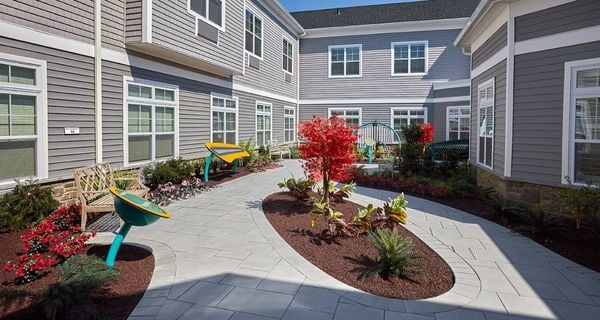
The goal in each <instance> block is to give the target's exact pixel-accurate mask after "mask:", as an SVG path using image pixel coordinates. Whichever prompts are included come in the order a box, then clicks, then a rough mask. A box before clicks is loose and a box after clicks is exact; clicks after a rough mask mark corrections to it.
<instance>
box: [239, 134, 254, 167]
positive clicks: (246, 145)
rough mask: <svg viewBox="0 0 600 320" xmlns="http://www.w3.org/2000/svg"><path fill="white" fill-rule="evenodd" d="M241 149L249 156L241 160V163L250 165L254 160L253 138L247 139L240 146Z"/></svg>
mask: <svg viewBox="0 0 600 320" xmlns="http://www.w3.org/2000/svg"><path fill="white" fill-rule="evenodd" d="M240 146H241V147H242V149H243V150H244V151H246V152H248V154H249V155H250V157H246V158H244V159H243V163H244V164H245V163H250V162H252V161H254V160H256V152H255V150H254V142H253V138H250V139H248V140H247V141H246V142H244V143H242V144H241V145H240Z"/></svg>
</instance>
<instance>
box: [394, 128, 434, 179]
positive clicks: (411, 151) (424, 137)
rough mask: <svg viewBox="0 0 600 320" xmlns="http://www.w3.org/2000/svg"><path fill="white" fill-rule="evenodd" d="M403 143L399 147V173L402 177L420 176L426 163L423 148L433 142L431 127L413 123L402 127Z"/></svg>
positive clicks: (426, 156)
mask: <svg viewBox="0 0 600 320" xmlns="http://www.w3.org/2000/svg"><path fill="white" fill-rule="evenodd" d="M402 136H403V137H404V141H403V143H402V145H401V146H400V159H399V160H400V161H399V164H400V172H402V173H403V174H404V175H414V174H421V173H423V172H424V167H425V163H426V162H427V161H428V159H427V158H428V155H427V154H426V150H425V146H426V145H427V144H429V143H431V141H433V126H432V125H431V124H429V123H423V124H421V125H419V124H416V123H413V124H411V125H409V126H404V127H402Z"/></svg>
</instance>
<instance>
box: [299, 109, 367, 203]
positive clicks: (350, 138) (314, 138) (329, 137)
mask: <svg viewBox="0 0 600 320" xmlns="http://www.w3.org/2000/svg"><path fill="white" fill-rule="evenodd" d="M299 129H300V130H299V131H300V135H301V136H302V137H303V138H304V140H305V141H306V143H305V144H302V145H301V146H300V154H301V155H302V159H303V160H304V170H305V171H307V172H308V175H309V176H310V177H311V178H313V179H314V180H315V181H319V180H322V181H323V192H324V197H323V198H324V199H329V181H332V180H345V179H347V178H348V176H349V173H350V169H351V168H352V163H353V160H354V154H353V152H352V148H353V146H354V144H355V143H356V136H355V135H354V134H352V128H350V127H347V126H346V121H345V120H344V119H341V118H339V117H337V116H335V115H333V116H331V118H329V120H327V119H325V118H322V117H314V118H313V119H312V120H310V121H305V122H303V123H301V124H300V128H299Z"/></svg>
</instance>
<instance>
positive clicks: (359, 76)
mask: <svg viewBox="0 0 600 320" xmlns="http://www.w3.org/2000/svg"><path fill="white" fill-rule="evenodd" d="M345 78H362V74H359V75H350V76H332V75H329V79H345Z"/></svg>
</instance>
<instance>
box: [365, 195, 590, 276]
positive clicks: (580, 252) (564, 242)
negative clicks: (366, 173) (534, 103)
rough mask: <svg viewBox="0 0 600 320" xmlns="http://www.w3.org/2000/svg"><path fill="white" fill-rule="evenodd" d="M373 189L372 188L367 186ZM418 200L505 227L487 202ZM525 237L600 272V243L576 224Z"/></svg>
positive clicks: (437, 199)
mask: <svg viewBox="0 0 600 320" xmlns="http://www.w3.org/2000/svg"><path fill="white" fill-rule="evenodd" d="M367 187H371V186H367ZM380 189H384V190H389V191H393V192H399V191H398V190H393V189H390V188H380ZM405 193H406V194H407V195H411V196H414V197H418V198H423V199H426V200H430V201H433V202H437V203H441V204H444V205H447V206H449V207H452V208H456V209H459V210H462V211H465V212H468V213H470V214H473V215H476V216H478V217H481V218H484V219H486V220H489V221H492V222H495V223H497V224H500V225H503V224H502V222H501V221H500V219H499V218H498V217H497V216H496V215H494V210H493V209H492V208H491V207H490V206H489V204H488V203H487V202H485V201H484V200H481V199H463V198H433V197H427V196H422V195H418V194H411V193H410V192H405ZM505 227H507V228H511V227H515V226H514V225H511V224H509V225H505ZM523 235H525V236H527V237H529V238H531V239H532V240H534V241H536V242H537V243H539V244H541V245H543V246H544V247H546V248H548V249H550V250H552V251H554V252H556V253H558V254H560V255H561V256H563V257H565V258H567V259H569V260H571V261H574V262H576V263H578V264H580V265H582V266H584V267H586V268H589V269H592V270H594V271H598V272H600V243H598V241H597V240H594V239H591V238H590V237H589V235H586V234H585V233H584V232H582V231H581V230H579V231H578V230H576V229H575V223H574V222H573V223H570V224H569V225H568V228H567V230H565V232H563V233H562V234H561V235H560V237H558V238H556V239H551V240H550V239H544V238H542V237H539V236H536V235H533V234H528V233H524V234H523Z"/></svg>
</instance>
